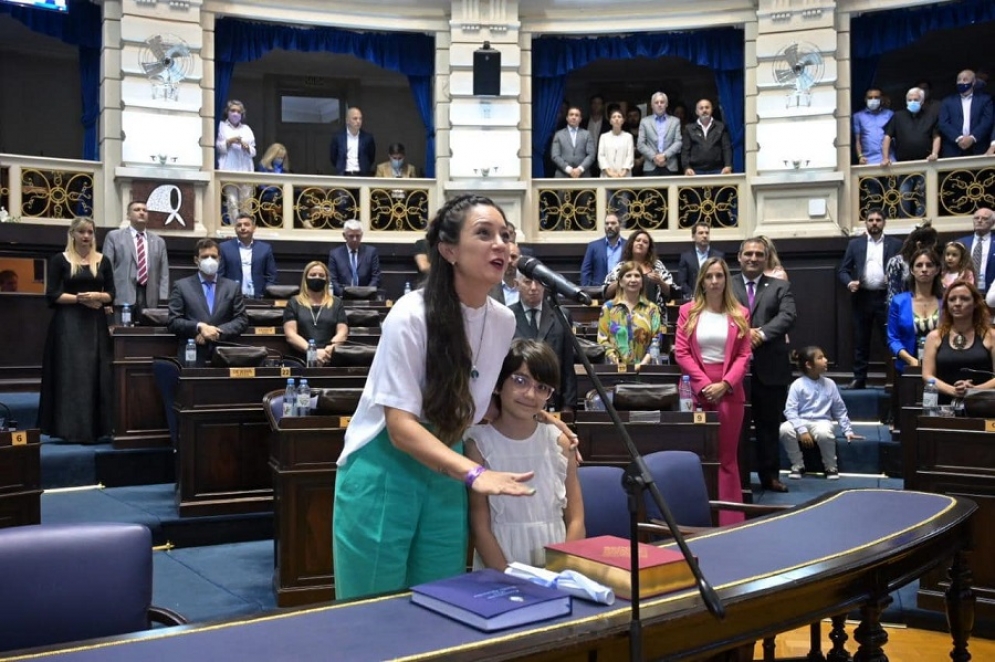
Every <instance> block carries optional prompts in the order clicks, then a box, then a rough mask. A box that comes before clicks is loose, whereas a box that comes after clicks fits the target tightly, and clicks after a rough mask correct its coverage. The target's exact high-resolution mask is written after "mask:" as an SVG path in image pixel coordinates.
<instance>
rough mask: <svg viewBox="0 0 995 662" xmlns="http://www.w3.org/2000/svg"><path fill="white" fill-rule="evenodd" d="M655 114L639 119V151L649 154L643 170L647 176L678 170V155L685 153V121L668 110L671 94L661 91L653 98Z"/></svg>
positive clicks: (646, 156) (637, 148)
mask: <svg viewBox="0 0 995 662" xmlns="http://www.w3.org/2000/svg"><path fill="white" fill-rule="evenodd" d="M650 105H651V106H652V108H653V114H652V115H647V116H646V117H644V118H643V119H642V121H641V122H640V123H639V138H638V139H637V140H636V151H637V152H639V153H640V154H642V155H643V156H644V157H645V161H643V174H644V175H646V176H647V177H659V176H662V175H676V174H677V157H678V155H679V154H680V153H681V121H680V120H679V119H677V118H676V117H673V116H671V115H668V114H667V95H666V94H664V93H663V92H657V93H656V94H654V95H653V98H652V99H651V100H650Z"/></svg>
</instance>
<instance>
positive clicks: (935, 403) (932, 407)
mask: <svg viewBox="0 0 995 662" xmlns="http://www.w3.org/2000/svg"><path fill="white" fill-rule="evenodd" d="M922 413H923V416H938V415H939V413H940V392H939V391H938V390H937V389H936V380H935V379H931V380H929V381H928V382H926V386H924V387H923V389H922Z"/></svg>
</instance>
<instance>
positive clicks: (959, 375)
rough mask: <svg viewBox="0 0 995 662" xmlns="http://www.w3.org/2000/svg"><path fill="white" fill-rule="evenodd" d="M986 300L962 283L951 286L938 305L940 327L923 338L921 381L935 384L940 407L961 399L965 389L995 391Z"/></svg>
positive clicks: (994, 345)
mask: <svg viewBox="0 0 995 662" xmlns="http://www.w3.org/2000/svg"><path fill="white" fill-rule="evenodd" d="M991 319H992V313H991V311H990V310H989V309H988V306H987V305H985V297H984V295H983V294H981V292H979V291H978V290H977V288H976V287H974V285H972V284H971V283H968V282H966V281H963V280H958V281H955V282H954V283H951V285H950V287H948V288H947V291H946V292H944V293H943V302H942V303H941V304H940V326H939V327H938V328H937V329H935V330H933V331H930V332H929V335H928V336H926V346H925V348H924V351H923V359H922V380H923V382H925V383H927V384H928V383H929V381H930V380H931V379H932V380H935V381H936V389H937V390H938V391H939V392H940V393H939V395H940V397H939V402H940V404H949V403H950V402H951V401H952V400H954V399H955V398H963V397H964V396H965V395H967V391H968V389H974V388H981V389H990V388H995V379H992V378H991V375H992V369H993V367H995V329H992V328H991Z"/></svg>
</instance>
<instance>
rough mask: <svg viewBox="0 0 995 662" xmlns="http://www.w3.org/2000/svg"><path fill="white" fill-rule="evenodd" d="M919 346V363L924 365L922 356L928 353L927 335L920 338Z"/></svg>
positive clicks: (917, 353)
mask: <svg viewBox="0 0 995 662" xmlns="http://www.w3.org/2000/svg"><path fill="white" fill-rule="evenodd" d="M917 347H918V349H917V350H916V358H917V359H918V360H919V365H922V357H923V355H925V354H926V336H923V337H921V338H919V342H918V344H917Z"/></svg>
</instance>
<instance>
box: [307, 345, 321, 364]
mask: <svg viewBox="0 0 995 662" xmlns="http://www.w3.org/2000/svg"><path fill="white" fill-rule="evenodd" d="M307 367H309V368H317V367H318V348H317V347H316V346H315V344H314V338H312V339H311V340H308V341H307Z"/></svg>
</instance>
